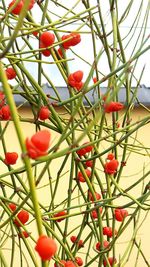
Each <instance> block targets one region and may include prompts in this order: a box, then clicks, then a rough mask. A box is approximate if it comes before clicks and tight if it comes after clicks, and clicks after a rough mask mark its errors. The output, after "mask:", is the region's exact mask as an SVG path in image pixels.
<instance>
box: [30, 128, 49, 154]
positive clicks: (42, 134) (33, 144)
mask: <svg viewBox="0 0 150 267" xmlns="http://www.w3.org/2000/svg"><path fill="white" fill-rule="evenodd" d="M50 138H51V135H50V132H49V131H47V130H41V131H39V132H37V133H36V134H34V135H33V136H32V137H31V140H29V139H28V138H27V139H26V149H27V151H28V155H29V157H30V158H32V159H36V158H38V157H41V156H44V155H47V150H48V148H49V143H50Z"/></svg>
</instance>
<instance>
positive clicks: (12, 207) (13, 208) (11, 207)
mask: <svg viewBox="0 0 150 267" xmlns="http://www.w3.org/2000/svg"><path fill="white" fill-rule="evenodd" d="M8 207H9V208H10V210H11V211H15V210H16V205H15V204H14V203H9V205H8Z"/></svg>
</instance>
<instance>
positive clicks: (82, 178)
mask: <svg viewBox="0 0 150 267" xmlns="http://www.w3.org/2000/svg"><path fill="white" fill-rule="evenodd" d="M85 173H86V175H87V176H88V177H89V178H90V176H91V171H90V170H89V169H85ZM77 179H78V180H79V182H81V183H85V178H84V176H83V174H82V172H78V175H77Z"/></svg>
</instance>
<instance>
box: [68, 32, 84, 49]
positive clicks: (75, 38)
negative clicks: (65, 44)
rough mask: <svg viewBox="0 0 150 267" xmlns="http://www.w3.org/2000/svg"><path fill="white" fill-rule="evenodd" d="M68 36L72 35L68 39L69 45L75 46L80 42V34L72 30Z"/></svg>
mask: <svg viewBox="0 0 150 267" xmlns="http://www.w3.org/2000/svg"><path fill="white" fill-rule="evenodd" d="M69 36H70V37H72V39H71V40H70V43H71V46H75V45H77V44H79V43H80V42H81V36H80V34H79V33H75V32H72V33H71V34H70V35H69Z"/></svg>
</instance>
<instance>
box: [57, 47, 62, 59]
mask: <svg viewBox="0 0 150 267" xmlns="http://www.w3.org/2000/svg"><path fill="white" fill-rule="evenodd" d="M57 52H58V54H59V56H60V57H61V58H63V52H62V49H61V48H60V47H59V48H58V50H57Z"/></svg>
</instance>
